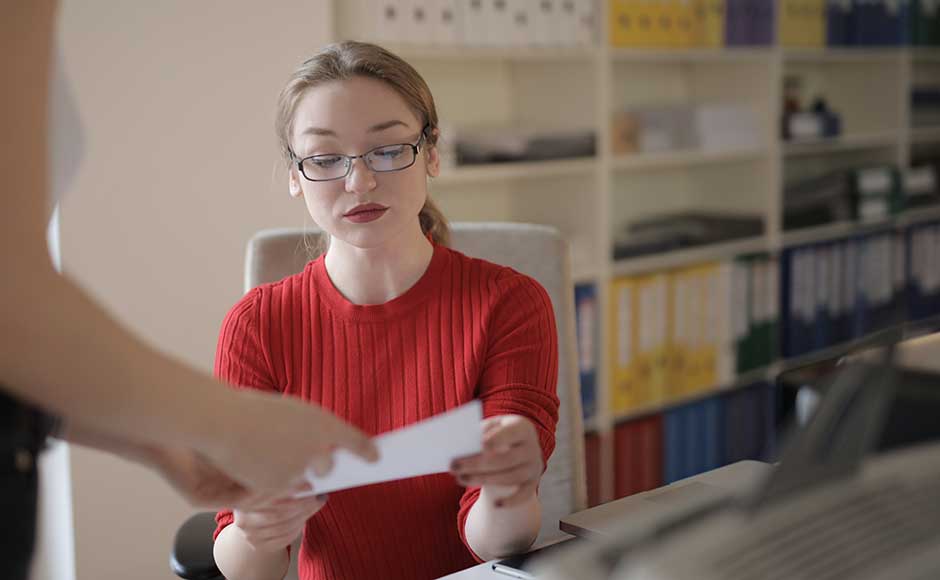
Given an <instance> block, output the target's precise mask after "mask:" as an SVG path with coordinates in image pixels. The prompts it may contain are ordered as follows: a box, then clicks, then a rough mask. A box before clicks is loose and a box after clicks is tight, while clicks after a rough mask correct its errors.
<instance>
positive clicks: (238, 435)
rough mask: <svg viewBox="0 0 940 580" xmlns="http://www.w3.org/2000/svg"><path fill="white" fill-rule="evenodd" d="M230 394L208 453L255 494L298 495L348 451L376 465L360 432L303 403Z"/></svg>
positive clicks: (262, 395) (371, 449)
mask: <svg viewBox="0 0 940 580" xmlns="http://www.w3.org/2000/svg"><path fill="white" fill-rule="evenodd" d="M226 392H227V393H228V394H230V395H231V396H230V397H227V400H226V402H225V405H224V406H223V408H222V409H221V416H220V417H218V421H219V423H218V424H219V425H221V426H222V428H221V429H215V430H214V431H213V433H212V436H211V438H210V441H209V443H208V444H207V445H206V446H205V447H204V448H202V449H201V451H202V452H203V453H205V455H206V456H207V457H208V458H209V459H210V460H211V461H212V462H213V463H215V464H216V465H217V466H219V467H220V468H221V469H223V470H224V471H225V472H226V473H227V474H228V475H230V476H231V477H233V478H234V479H235V480H237V481H238V482H240V483H241V484H242V485H244V486H245V487H246V488H248V489H249V490H251V492H253V493H255V494H261V495H263V496H265V497H278V496H284V495H287V494H288V493H290V492H295V491H296V490H297V489H299V488H301V487H303V485H304V484H305V482H306V478H305V472H306V471H307V469H308V468H312V469H313V470H314V471H315V472H316V474H317V475H318V476H322V475H325V474H326V473H328V472H329V471H330V469H332V466H333V452H334V451H336V450H337V449H339V448H343V449H347V450H348V451H350V452H352V453H354V454H355V455H358V456H360V457H362V458H363V459H365V460H366V461H369V462H373V461H376V460H377V459H378V450H377V449H376V447H375V445H374V443H373V442H372V440H371V439H370V438H369V437H368V436H367V435H366V434H364V433H362V432H361V431H360V430H358V429H356V428H355V427H353V426H352V425H350V424H348V423H346V422H344V421H342V420H341V419H339V418H338V417H336V416H335V415H333V414H331V413H329V412H328V411H325V410H323V409H322V408H320V407H318V406H315V405H311V404H310V403H305V402H302V401H300V400H299V399H295V398H291V397H282V396H280V395H271V394H267V393H261V392H258V391H247V390H244V391H234V390H228V391H226Z"/></svg>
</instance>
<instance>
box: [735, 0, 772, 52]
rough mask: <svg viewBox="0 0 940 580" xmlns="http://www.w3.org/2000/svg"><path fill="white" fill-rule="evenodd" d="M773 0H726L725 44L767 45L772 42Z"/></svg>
mask: <svg viewBox="0 0 940 580" xmlns="http://www.w3.org/2000/svg"><path fill="white" fill-rule="evenodd" d="M775 11H776V5H775V1H774V0H726V11H725V44H726V45H727V46H769V45H771V44H773V42H774V23H775V21H776V18H775Z"/></svg>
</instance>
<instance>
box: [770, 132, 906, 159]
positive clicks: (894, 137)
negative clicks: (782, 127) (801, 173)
mask: <svg viewBox="0 0 940 580" xmlns="http://www.w3.org/2000/svg"><path fill="white" fill-rule="evenodd" d="M900 140H901V137H900V133H899V132H898V131H876V132H871V133H857V134H855V135H842V136H839V137H831V138H828V139H805V140H796V141H784V142H783V143H782V144H781V145H782V147H783V151H784V154H785V155H786V156H787V157H796V156H801V155H821V154H827V153H841V152H848V151H858V150H864V149H878V148H881V147H894V146H897V145H898V143H899V142H900Z"/></svg>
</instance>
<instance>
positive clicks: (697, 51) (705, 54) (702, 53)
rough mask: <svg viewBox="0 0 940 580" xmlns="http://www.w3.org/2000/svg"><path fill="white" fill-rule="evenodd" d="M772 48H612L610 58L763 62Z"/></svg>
mask: <svg viewBox="0 0 940 580" xmlns="http://www.w3.org/2000/svg"><path fill="white" fill-rule="evenodd" d="M773 54H774V53H773V50H772V49H770V48H716V49H703V48H674V49H669V48H623V47H617V48H611V49H610V58H611V60H612V61H613V62H615V63H628V62H639V63H649V62H664V63H670V62H672V63H678V64H683V63H692V64H694V63H702V64H713V63H729V64H739V63H751V62H752V63H762V62H767V61H770V59H771V58H772V57H773Z"/></svg>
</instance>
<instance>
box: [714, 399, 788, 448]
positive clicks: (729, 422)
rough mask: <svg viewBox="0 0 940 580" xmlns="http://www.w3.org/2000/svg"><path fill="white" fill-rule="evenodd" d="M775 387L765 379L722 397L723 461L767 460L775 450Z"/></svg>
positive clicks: (776, 407) (776, 411) (776, 403)
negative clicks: (723, 422) (723, 425)
mask: <svg viewBox="0 0 940 580" xmlns="http://www.w3.org/2000/svg"><path fill="white" fill-rule="evenodd" d="M777 398H778V396H777V388H776V387H775V386H774V385H772V384H770V383H765V382H760V383H755V384H754V385H751V386H749V387H746V388H743V389H738V390H736V391H733V392H731V393H728V394H727V395H726V396H725V397H724V420H725V433H724V435H725V450H724V452H725V455H724V457H723V458H722V460H723V463H724V464H729V463H736V462H738V461H743V460H745V459H760V460H769V459H771V458H773V457H774V456H775V454H776V450H777V437H776V434H777V413H778V401H777Z"/></svg>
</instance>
